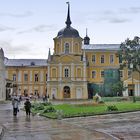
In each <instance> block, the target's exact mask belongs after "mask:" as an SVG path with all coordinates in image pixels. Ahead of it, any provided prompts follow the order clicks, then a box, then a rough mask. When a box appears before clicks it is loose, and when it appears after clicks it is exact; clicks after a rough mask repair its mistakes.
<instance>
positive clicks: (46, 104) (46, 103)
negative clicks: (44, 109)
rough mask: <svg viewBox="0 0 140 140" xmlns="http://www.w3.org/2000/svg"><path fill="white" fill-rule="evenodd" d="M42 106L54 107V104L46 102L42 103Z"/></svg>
mask: <svg viewBox="0 0 140 140" xmlns="http://www.w3.org/2000/svg"><path fill="white" fill-rule="evenodd" d="M41 104H42V105H44V106H49V105H52V103H51V102H44V103H41Z"/></svg>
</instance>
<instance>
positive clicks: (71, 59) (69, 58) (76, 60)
mask: <svg viewBox="0 0 140 140" xmlns="http://www.w3.org/2000/svg"><path fill="white" fill-rule="evenodd" d="M57 61H58V62H61V63H80V62H81V61H80V57H74V56H71V55H63V56H61V57H59V59H57Z"/></svg>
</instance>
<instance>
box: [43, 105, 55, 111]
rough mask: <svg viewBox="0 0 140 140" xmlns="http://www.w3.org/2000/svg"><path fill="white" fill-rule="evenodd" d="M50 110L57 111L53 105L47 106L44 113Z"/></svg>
mask: <svg viewBox="0 0 140 140" xmlns="http://www.w3.org/2000/svg"><path fill="white" fill-rule="evenodd" d="M49 112H56V110H55V108H54V107H53V106H47V107H45V109H44V110H43V113H49Z"/></svg>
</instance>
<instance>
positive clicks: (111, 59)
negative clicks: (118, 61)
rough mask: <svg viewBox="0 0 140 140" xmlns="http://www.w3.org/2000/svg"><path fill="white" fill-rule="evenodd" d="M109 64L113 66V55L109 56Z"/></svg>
mask: <svg viewBox="0 0 140 140" xmlns="http://www.w3.org/2000/svg"><path fill="white" fill-rule="evenodd" d="M109 62H110V64H114V54H110V56H109Z"/></svg>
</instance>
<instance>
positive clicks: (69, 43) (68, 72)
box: [47, 2, 88, 99]
mask: <svg viewBox="0 0 140 140" xmlns="http://www.w3.org/2000/svg"><path fill="white" fill-rule="evenodd" d="M67 4H68V11H67V18H66V22H65V23H66V27H65V28H63V29H61V30H60V31H59V32H58V34H57V36H56V37H55V38H54V53H53V55H52V56H51V57H49V58H51V60H50V59H48V79H47V94H49V95H50V97H53V96H55V98H56V99H87V98H88V94H87V79H86V60H85V59H84V60H83V59H82V58H83V52H82V41H83V39H82V38H81V37H80V35H79V32H78V31H77V30H76V29H74V28H73V27H72V26H71V24H72V22H71V18H70V4H69V2H67ZM49 56H50V55H49Z"/></svg>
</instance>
